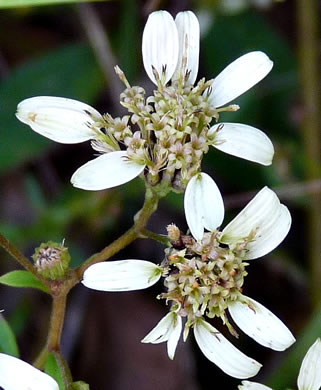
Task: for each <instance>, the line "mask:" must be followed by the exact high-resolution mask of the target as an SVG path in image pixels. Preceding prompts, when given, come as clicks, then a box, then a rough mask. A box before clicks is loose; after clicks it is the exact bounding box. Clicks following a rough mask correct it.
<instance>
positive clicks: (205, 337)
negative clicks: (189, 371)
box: [194, 320, 262, 379]
mask: <svg viewBox="0 0 321 390" xmlns="http://www.w3.org/2000/svg"><path fill="white" fill-rule="evenodd" d="M194 334H195V339H196V341H197V344H198V346H199V347H200V349H201V351H202V352H203V353H204V355H205V356H206V357H207V358H208V359H209V360H210V361H211V362H213V363H214V364H216V365H217V366H218V367H219V368H220V369H221V370H222V371H224V372H225V373H226V374H228V375H230V376H232V377H234V378H239V379H246V378H250V377H252V376H254V375H256V374H257V373H258V372H259V370H260V368H261V367H262V365H261V364H260V363H258V362H257V361H255V360H253V359H251V358H249V357H248V356H246V355H244V353H242V352H241V351H239V350H238V349H237V348H236V347H234V345H233V344H232V343H230V342H229V341H228V340H227V339H226V338H225V337H224V336H223V335H222V334H221V333H220V332H219V331H218V330H216V329H215V328H214V327H213V326H211V325H210V324H208V323H207V322H205V321H204V320H198V321H197V322H196V324H195V326H194Z"/></svg>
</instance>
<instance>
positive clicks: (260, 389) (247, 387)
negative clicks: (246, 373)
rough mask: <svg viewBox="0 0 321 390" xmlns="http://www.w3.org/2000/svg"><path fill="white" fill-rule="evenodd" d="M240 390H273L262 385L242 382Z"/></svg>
mask: <svg viewBox="0 0 321 390" xmlns="http://www.w3.org/2000/svg"><path fill="white" fill-rule="evenodd" d="M238 389H239V390H272V389H271V387H267V386H265V385H261V383H257V382H250V381H242V384H241V385H239V386H238Z"/></svg>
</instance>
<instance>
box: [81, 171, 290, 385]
mask: <svg viewBox="0 0 321 390" xmlns="http://www.w3.org/2000/svg"><path fill="white" fill-rule="evenodd" d="M214 186H215V183H214V182H213V181H212V180H211V179H210V178H209V176H207V175H205V174H200V176H199V177H197V178H196V180H194V181H191V182H190V184H189V187H188V189H187V191H186V194H185V213H186V216H187V222H188V225H189V228H190V231H191V233H192V235H193V236H190V235H182V234H181V233H180V232H179V230H178V228H176V227H175V226H174V225H171V226H170V227H169V229H168V230H169V238H170V239H171V241H172V244H173V245H172V247H171V248H169V249H167V250H165V253H166V258H165V260H164V261H163V262H162V263H161V264H160V265H156V264H154V263H151V262H148V261H144V260H122V261H113V262H105V263H98V264H94V265H92V266H90V267H89V268H88V269H87V270H86V271H85V273H84V278H83V281H82V283H83V284H84V285H85V286H86V287H89V288H92V289H96V290H102V291H130V290H138V289H142V288H146V287H149V286H151V285H153V284H155V283H156V282H157V281H158V280H159V279H160V278H161V276H164V278H165V279H164V285H165V287H166V289H167V291H166V292H165V293H163V294H161V295H160V296H159V298H164V299H166V302H167V304H169V306H170V311H169V313H168V314H167V315H166V316H165V317H164V318H163V319H162V320H161V321H160V322H159V324H158V325H157V326H156V327H155V328H154V329H153V330H152V331H151V332H150V333H149V334H148V335H147V336H146V337H145V338H144V339H143V340H142V341H143V342H144V343H160V342H165V341H167V348H168V355H169V357H170V358H171V359H173V357H174V354H175V350H176V346H177V343H178V340H179V338H180V334H181V333H182V330H183V321H184V320H185V326H184V332H183V334H184V340H185V339H186V338H187V335H188V332H189V330H190V329H191V328H192V329H193V330H194V335H195V338H196V341H197V343H198V345H199V347H200V349H201V350H202V352H203V353H204V355H205V356H206V357H207V358H208V359H209V360H210V361H212V362H213V363H215V364H216V365H217V366H219V367H220V368H221V369H222V370H223V371H224V372H225V373H227V374H229V375H231V376H233V377H236V378H240V379H244V378H249V377H252V376H254V375H256V374H257V372H258V371H259V369H260V367H261V364H260V363H258V362H256V361H255V360H253V359H251V358H249V357H247V356H246V355H244V354H243V353H242V352H240V351H239V350H238V349H237V348H236V347H234V346H233V344H232V343H231V342H230V341H228V339H226V338H225V337H224V336H223V335H222V334H221V333H220V332H219V331H218V330H217V329H216V328H214V327H213V326H212V325H211V324H209V323H208V322H206V321H205V317H208V318H214V317H219V318H221V319H222V320H223V323H224V324H225V325H227V327H228V329H229V330H230V332H231V333H232V335H234V336H237V337H238V334H237V332H236V330H235V329H234V327H233V326H232V325H231V323H230V320H229V317H228V315H229V316H230V317H231V318H232V320H233V321H234V322H235V324H237V325H238V327H239V328H240V329H241V330H242V331H243V332H244V333H246V334H247V335H248V336H250V337H252V338H253V339H254V340H256V341H257V342H258V343H260V344H261V345H263V346H265V347H269V348H272V349H274V350H277V351H283V350H284V349H286V348H288V347H289V346H290V345H291V344H293V342H294V341H295V339H294V337H293V335H292V333H291V332H290V331H289V330H288V328H287V327H286V326H285V325H284V324H283V322H281V320H279V319H278V318H277V317H276V316H275V315H274V314H272V313H271V312H270V311H269V310H268V309H266V308H265V307H264V306H262V305H261V304H260V303H258V302H256V301H254V300H253V299H251V298H249V297H247V296H245V295H243V294H242V286H243V281H244V277H245V276H246V274H247V273H246V272H245V267H246V266H247V265H248V263H247V262H246V261H248V260H251V259H256V258H258V257H261V256H264V255H265V254H267V253H269V252H270V251H272V250H273V249H274V248H275V247H276V246H278V245H279V244H280V243H281V241H282V240H283V239H284V238H285V236H286V235H287V233H288V231H289V228H290V225H291V216H290V213H289V211H288V209H287V208H286V207H285V206H284V205H283V204H281V203H280V201H279V199H278V197H277V196H276V194H275V193H274V192H273V191H272V190H270V189H269V188H267V187H265V188H263V189H262V190H261V191H260V192H259V193H258V194H257V195H256V196H255V197H254V198H253V199H252V201H251V202H250V203H249V204H248V205H247V206H246V207H245V208H244V209H243V210H242V211H241V212H240V214H238V215H237V216H236V217H235V218H234V219H233V220H232V221H231V222H230V223H229V224H228V225H227V226H226V227H225V228H224V229H223V230H222V231H220V230H218V227H219V225H220V224H221V222H222V219H223V217H224V206H223V202H216V203H215V204H216V208H215V213H214V215H205V214H204V213H203V214H202V212H201V210H200V209H199V204H202V207H204V210H205V209H207V211H208V214H211V213H212V212H213V209H214V208H211V206H210V204H209V201H210V196H209V194H211V195H212V196H213V199H214V200H215V193H213V192H212V191H213V188H214ZM193 187H194V188H193ZM191 193H193V194H194V195H195V196H197V197H198V202H194V201H193V196H194V195H193V196H192V195H191ZM218 194H219V191H218V190H217V195H216V196H217V197H218V196H219V195H218ZM191 199H192V200H191ZM195 205H196V208H195ZM207 207H208V208H207ZM200 224H201V225H200ZM202 224H203V225H202ZM203 226H204V227H205V228H206V229H207V230H209V232H204V228H203ZM201 230H202V233H200V232H201Z"/></svg>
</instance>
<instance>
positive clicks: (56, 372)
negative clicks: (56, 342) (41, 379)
mask: <svg viewBox="0 0 321 390" xmlns="http://www.w3.org/2000/svg"><path fill="white" fill-rule="evenodd" d="M45 372H46V374H48V375H50V376H52V377H53V378H54V379H55V380H56V381H57V383H58V385H59V389H60V390H65V389H66V387H65V384H64V380H63V373H62V371H61V369H60V367H59V364H58V363H57V359H56V358H55V356H54V355H53V354H52V353H50V354H49V355H48V358H47V361H46V365H45Z"/></svg>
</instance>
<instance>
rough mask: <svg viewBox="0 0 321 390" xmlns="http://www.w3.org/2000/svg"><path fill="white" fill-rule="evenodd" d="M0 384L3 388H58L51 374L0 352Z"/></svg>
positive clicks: (9, 389) (38, 389)
mask: <svg viewBox="0 0 321 390" xmlns="http://www.w3.org/2000/svg"><path fill="white" fill-rule="evenodd" d="M0 386H1V387H3V388H4V389H5V390H30V389H32V390H59V387H58V384H57V382H56V381H55V380H54V379H53V378H52V377H51V376H49V375H47V374H45V373H43V372H41V371H40V370H38V369H37V368H35V367H33V366H31V365H30V364H28V363H26V362H24V361H23V360H20V359H17V358H15V357H13V356H9V355H5V354H3V353H0Z"/></svg>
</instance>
